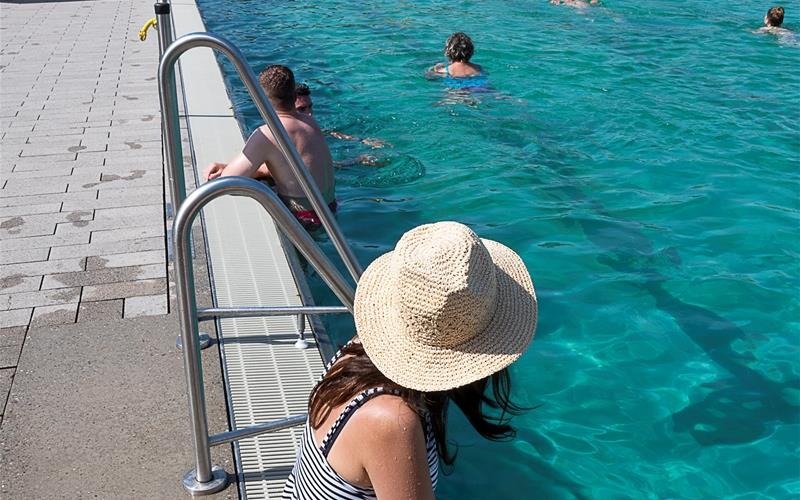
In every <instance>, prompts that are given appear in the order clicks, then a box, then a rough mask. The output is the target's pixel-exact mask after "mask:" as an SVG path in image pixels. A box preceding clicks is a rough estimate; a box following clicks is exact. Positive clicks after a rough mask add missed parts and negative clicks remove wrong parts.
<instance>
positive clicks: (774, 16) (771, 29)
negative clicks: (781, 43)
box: [756, 6, 791, 35]
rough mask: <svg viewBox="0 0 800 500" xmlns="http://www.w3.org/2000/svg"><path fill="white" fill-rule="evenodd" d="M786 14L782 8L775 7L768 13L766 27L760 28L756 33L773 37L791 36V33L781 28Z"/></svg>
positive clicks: (765, 21)
mask: <svg viewBox="0 0 800 500" xmlns="http://www.w3.org/2000/svg"><path fill="white" fill-rule="evenodd" d="M784 13H785V11H784V10H783V7H781V6H775V7H772V8H770V9H769V10H768V11H767V15H766V16H764V26H763V27H762V28H759V29H758V30H757V31H756V33H771V34H773V35H788V34H790V33H791V31H789V30H787V29H786V28H782V27H781V25H782V24H783V15H784Z"/></svg>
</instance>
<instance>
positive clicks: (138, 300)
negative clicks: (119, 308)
mask: <svg viewBox="0 0 800 500" xmlns="http://www.w3.org/2000/svg"><path fill="white" fill-rule="evenodd" d="M157 314H167V295H166V294H165V293H162V294H159V295H148V296H143V297H130V298H127V299H125V312H124V316H125V317H126V318H135V317H137V316H155V315H157Z"/></svg>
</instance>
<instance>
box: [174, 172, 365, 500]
mask: <svg viewBox="0 0 800 500" xmlns="http://www.w3.org/2000/svg"><path fill="white" fill-rule="evenodd" d="M225 195H237V196H246V197H249V198H252V199H254V200H256V201H257V202H258V203H259V204H260V205H261V206H262V207H263V208H264V210H266V211H267V212H268V213H269V214H270V215H271V216H272V218H273V220H274V221H275V225H276V226H277V227H278V228H280V230H281V231H282V232H283V233H284V234H285V235H286V237H287V238H288V239H289V241H291V242H292V244H293V245H294V246H295V247H296V248H297V249H298V250H299V251H300V253H301V254H302V255H303V256H304V257H305V258H306V259H307V260H308V262H309V263H310V264H311V265H312V266H314V268H316V269H317V271H318V272H319V273H320V276H321V277H322V279H323V280H324V281H325V283H327V285H328V286H329V287H330V288H331V290H332V291H333V292H334V294H336V296H337V297H338V298H339V300H341V302H342V304H344V308H345V309H346V311H348V312H350V313H352V312H353V301H354V298H355V291H354V290H353V288H352V287H351V286H350V284H349V283H348V282H347V280H346V279H345V278H344V276H342V275H341V273H340V272H339V271H338V270H337V269H336V267H335V266H334V265H333V263H332V262H331V261H330V260H329V259H328V257H327V256H326V255H325V254H324V253H323V252H322V250H321V249H320V248H319V246H318V245H317V244H316V242H315V241H314V240H313V238H311V236H310V235H309V234H308V232H307V231H306V230H305V229H304V228H303V226H302V225H300V223H299V222H298V221H297V219H295V217H294V216H293V215H292V214H291V213H290V212H289V210H288V209H287V208H286V206H285V205H284V204H283V202H282V201H281V200H280V199H279V198H278V196H277V195H276V194H275V193H274V192H272V190H270V189H269V188H267V187H266V186H264V185H263V184H261V183H259V182H257V181H255V180H253V179H248V178H245V177H223V178H221V179H219V180H217V181H215V182H211V183H207V184H204V185H202V186H200V187H199V188H198V189H197V190H195V191H194V192H193V193H192V194H190V195H189V196H188V197H187V198H186V199H185V200H184V202H183V203H182V204H181V207H180V209H179V210H178V212H177V214H176V215H175V220H174V225H173V227H174V231H173V244H174V248H175V281H176V285H177V286H176V289H177V296H178V297H177V299H178V311H179V319H180V325H181V341H182V345H183V356H184V358H183V359H184V371H185V375H186V385H187V394H188V399H189V412H190V415H191V431H192V445H193V451H194V461H195V464H196V468H195V469H194V470H193V471H189V472H188V473H187V474H186V476H184V485H185V486H186V488H187V489H188V490H189V491H190V493H192V494H193V495H203V494H211V493H214V492H216V491H219V490H220V489H222V488H224V487H225V486H226V485H227V476H226V475H225V474H224V471H223V470H222V469H220V468H219V467H212V464H211V446H213V445H217V444H223V443H228V442H232V441H237V440H239V439H243V438H244V437H252V436H255V435H258V434H262V433H264V432H271V431H274V430H278V429H283V428H286V427H291V426H293V425H299V424H301V423H303V422H304V421H305V419H304V418H302V417H303V416H294V417H289V418H288V419H282V420H278V421H274V422H267V423H264V424H258V425H257V426H253V428H245V429H237V430H234V431H229V432H226V433H222V434H217V435H214V436H209V434H208V419H207V415H206V406H205V390H204V387H203V368H202V364H201V354H200V339H199V327H198V319H199V313H198V309H197V302H196V296H195V293H194V276H193V271H192V264H191V253H190V252H191V228H192V222H193V221H194V219H195V218H196V216H197V215H198V214H199V212H200V210H201V209H202V208H203V207H204V206H205V205H207V204H208V203H210V202H211V201H213V200H214V199H216V198H219V197H220V196H225ZM239 309H243V308H239ZM255 309H262V310H261V311H258V313H259V314H258V315H263V313H264V311H263V309H265V308H255ZM291 309H292V313H296V310H299V309H302V308H291ZM308 309H309V310H313V309H316V307H315V306H309V307H308ZM336 312H342V311H338V310H337V311H336ZM308 313H309V314H310V313H311V312H308ZM239 314H241V311H239Z"/></svg>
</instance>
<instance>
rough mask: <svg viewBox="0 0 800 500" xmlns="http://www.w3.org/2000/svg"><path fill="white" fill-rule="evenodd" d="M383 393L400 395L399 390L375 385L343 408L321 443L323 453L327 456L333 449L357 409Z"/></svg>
mask: <svg viewBox="0 0 800 500" xmlns="http://www.w3.org/2000/svg"><path fill="white" fill-rule="evenodd" d="M381 394H395V395H399V393H398V392H397V391H393V390H386V389H384V388H383V387H373V388H372V389H367V390H366V391H364V392H362V393H361V394H359V395H358V396H356V397H355V399H353V400H352V401H350V403H349V404H348V405H347V406H346V407H345V408H344V410H342V413H341V415H339V418H337V419H336V422H334V423H333V426H332V427H331V430H329V431H328V433H327V434H326V435H325V439H323V440H322V444H321V445H320V451H322V455H323V456H325V457H327V456H328V452H329V451H330V450H331V446H333V443H334V442H335V441H336V438H337V437H339V433H340V432H342V429H343V428H344V426H345V424H346V423H347V421H348V420H350V417H352V416H353V414H354V413H355V412H356V410H357V409H359V408H361V407H362V406H363V405H364V403H366V402H367V401H369V400H370V399H372V398H374V397H375V396H380V395H381Z"/></svg>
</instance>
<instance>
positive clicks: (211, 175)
mask: <svg viewBox="0 0 800 500" xmlns="http://www.w3.org/2000/svg"><path fill="white" fill-rule="evenodd" d="M225 167H227V165H226V164H225V163H219V162H216V161H215V162H214V163H211V164H209V165H208V166H207V167H206V169H205V170H203V178H204V179H205V180H207V181H210V180H213V179H216V178H217V177H219V176H220V175H222V171H223V170H225Z"/></svg>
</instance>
